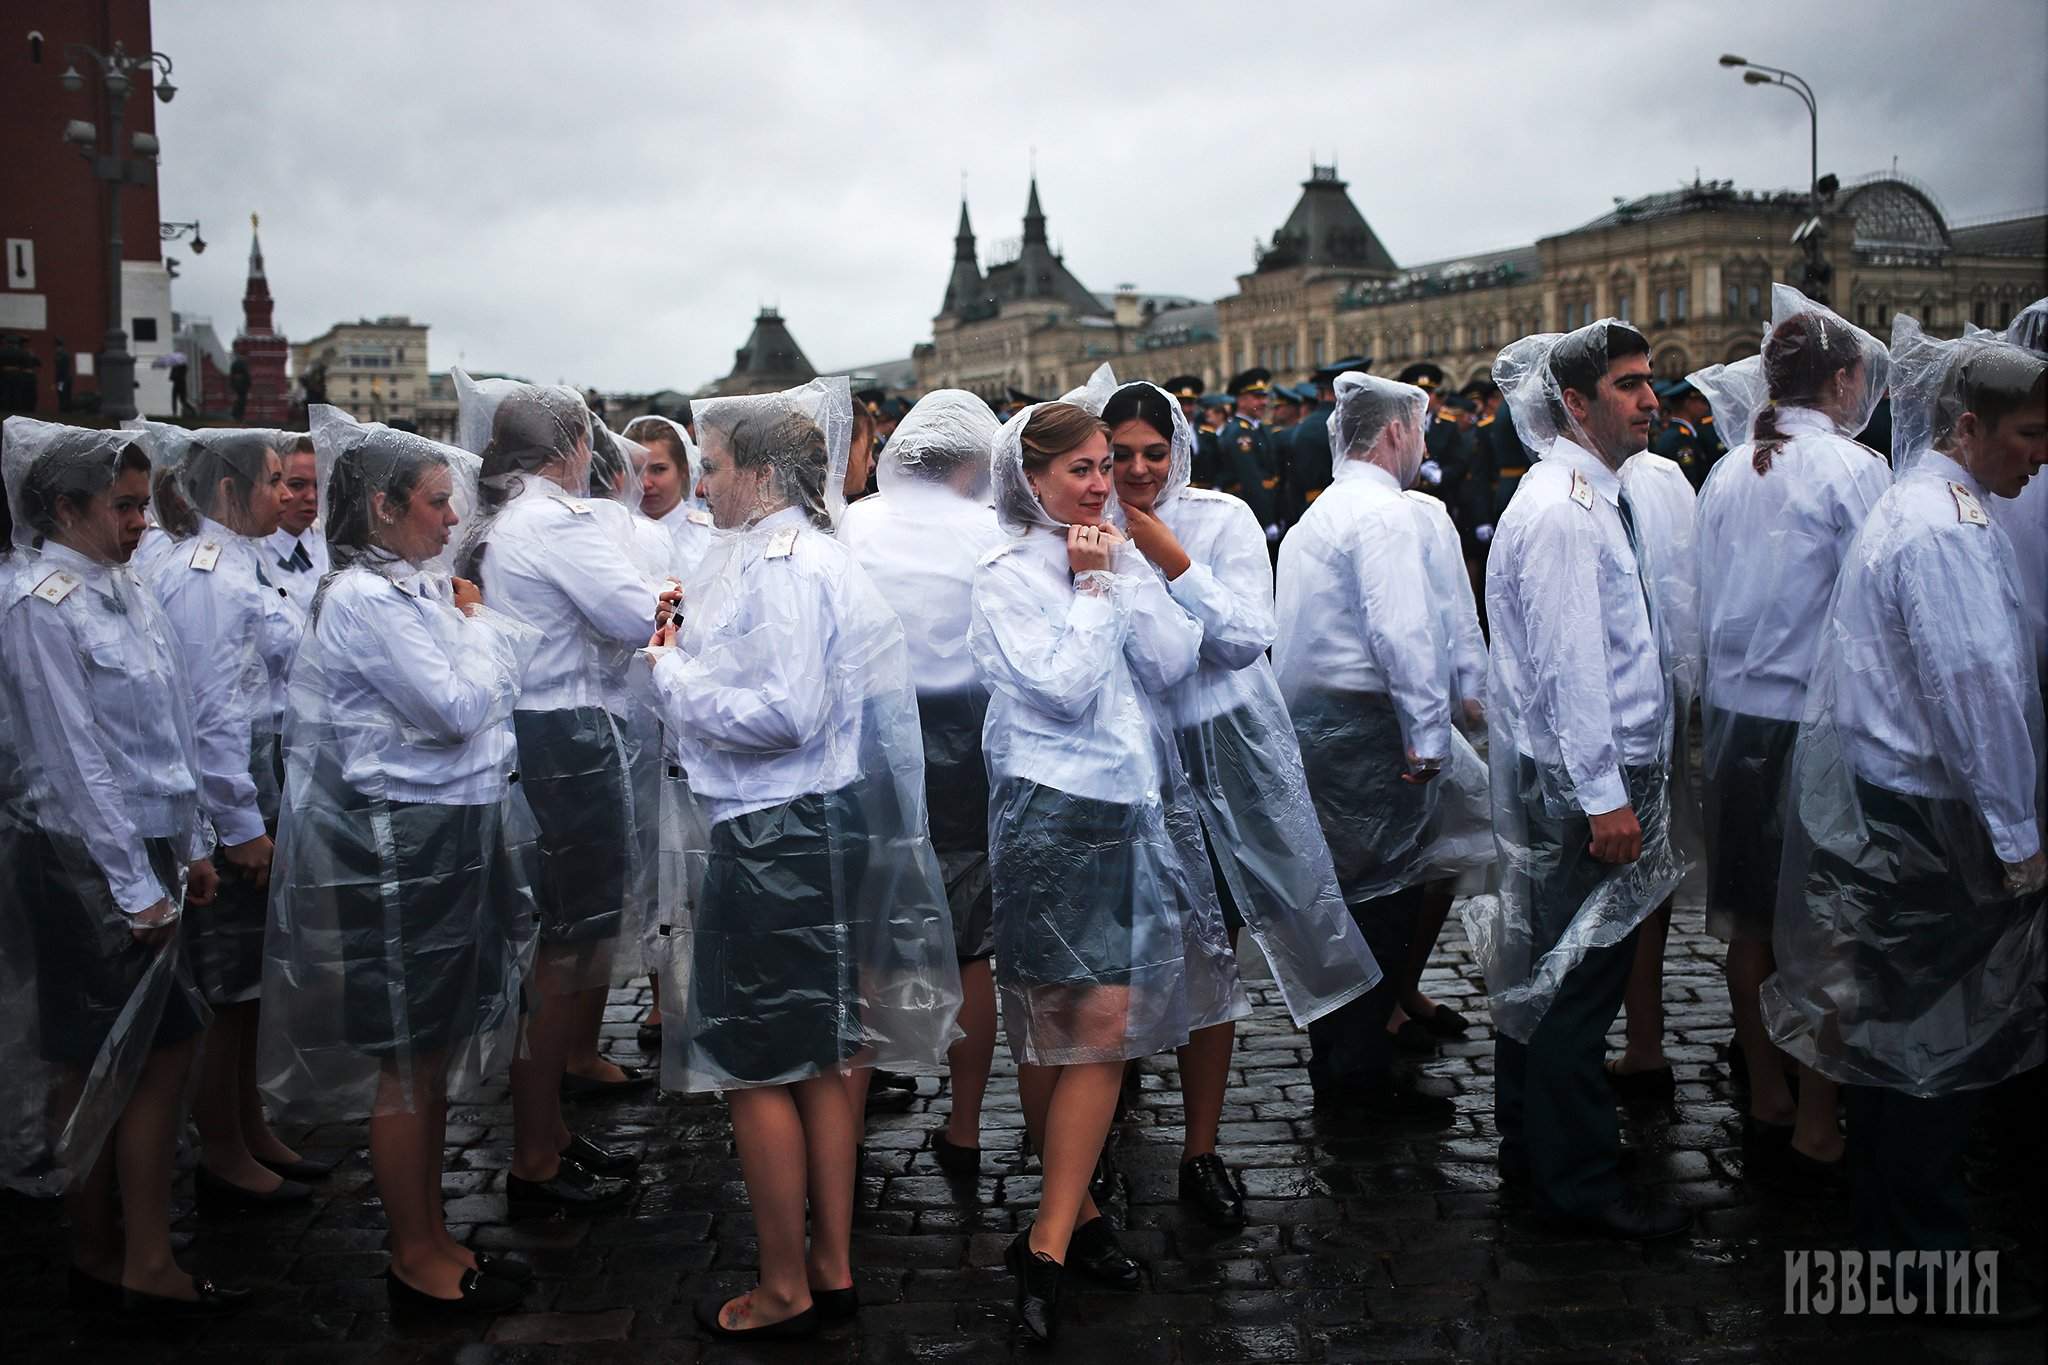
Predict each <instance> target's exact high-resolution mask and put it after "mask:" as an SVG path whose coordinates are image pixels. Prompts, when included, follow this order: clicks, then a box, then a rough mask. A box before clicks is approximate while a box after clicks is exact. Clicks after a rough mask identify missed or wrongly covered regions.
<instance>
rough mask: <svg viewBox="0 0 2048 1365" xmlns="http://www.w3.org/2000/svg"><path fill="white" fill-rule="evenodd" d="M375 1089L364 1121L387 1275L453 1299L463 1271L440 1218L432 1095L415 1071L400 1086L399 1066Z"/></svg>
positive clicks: (389, 1069) (391, 1066)
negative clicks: (387, 1238)
mask: <svg viewBox="0 0 2048 1365" xmlns="http://www.w3.org/2000/svg"><path fill="white" fill-rule="evenodd" d="M435 1060H436V1062H438V1059H435ZM408 1081H409V1082H410V1084H408ZM378 1089H379V1093H378V1109H379V1110H380V1111H383V1112H379V1113H377V1114H375V1115H373V1116H372V1117H371V1119H370V1171H371V1174H372V1176H373V1177H374V1178H375V1180H376V1182H377V1193H378V1195H379V1196H380V1197H381V1198H382V1199H383V1201H384V1219H385V1222H386V1223H388V1224H389V1225H390V1228H391V1270H392V1273H393V1274H395V1275H397V1276H398V1278H399V1279H400V1280H403V1281H404V1282H405V1283H406V1284H408V1285H410V1286H412V1287H413V1288H414V1289H417V1290H419V1291H421V1292H422V1293H426V1294H432V1295H434V1296H435V1297H436V1298H442V1299H453V1298H457V1297H459V1296H460V1290H461V1280H462V1272H463V1271H464V1270H465V1269H467V1268H468V1267H466V1266H465V1265H464V1264H463V1263H462V1262H461V1261H460V1260H459V1259H458V1258H457V1257H456V1255H455V1253H454V1250H453V1246H452V1243H453V1239H452V1238H451V1237H449V1235H448V1230H447V1228H446V1227H445V1226H444V1225H443V1224H442V1223H441V1218H440V1212H441V1197H440V1196H441V1147H440V1144H439V1143H438V1142H437V1141H436V1137H435V1129H436V1127H437V1124H436V1123H435V1115H434V1111H435V1101H434V1094H435V1091H436V1087H435V1086H434V1085H433V1084H432V1082H431V1081H430V1080H429V1079H428V1078H427V1077H426V1076H424V1075H421V1074H419V1072H418V1071H417V1070H416V1071H415V1072H414V1074H413V1076H411V1077H410V1078H407V1077H403V1076H402V1075H401V1074H400V1072H399V1069H398V1064H396V1063H386V1064H385V1068H384V1074H383V1076H382V1077H381V1078H380V1083H379V1087H378ZM406 1105H410V1106H411V1108H410V1109H409V1110H408V1109H406V1108H404V1107H402V1106H406Z"/></svg>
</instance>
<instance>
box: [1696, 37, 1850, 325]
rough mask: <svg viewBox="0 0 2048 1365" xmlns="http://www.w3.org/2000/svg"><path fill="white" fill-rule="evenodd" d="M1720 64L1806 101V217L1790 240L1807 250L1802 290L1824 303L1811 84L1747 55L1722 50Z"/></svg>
mask: <svg viewBox="0 0 2048 1365" xmlns="http://www.w3.org/2000/svg"><path fill="white" fill-rule="evenodd" d="M1721 65H1723V66H1726V67H1735V68H1740V69H1741V71H1742V81H1743V84H1745V85H1777V86H1782V87H1784V88H1785V89H1787V90H1790V91H1791V92H1792V93H1793V94H1795V95H1797V96H1798V97H1799V99H1800V101H1801V102H1802V103H1803V104H1805V105H1806V120H1807V144H1806V145H1807V179H1806V194H1807V201H1806V202H1807V211H1808V214H1809V221H1808V222H1807V223H1806V224H1805V225H1803V226H1802V227H1801V228H1800V229H1799V233H1798V235H1797V236H1796V237H1795V238H1794V239H1793V240H1794V241H1796V242H1798V243H1799V245H1800V247H1801V248H1802V249H1803V250H1804V251H1805V253H1806V279H1805V280H1804V281H1803V283H1802V290H1803V292H1804V293H1805V294H1806V296H1807V297H1808V298H1810V299H1812V300H1813V301H1814V302H1816V303H1826V302H1827V301H1828V283H1829V280H1830V278H1831V277H1832V275H1833V274H1834V272H1833V270H1832V269H1831V268H1830V267H1829V266H1828V263H1827V258H1826V256H1825V255H1824V253H1823V252H1822V249H1821V248H1822V239H1823V238H1825V237H1826V235H1827V226H1826V224H1825V223H1823V222H1822V221H1821V188H1820V106H1819V104H1818V103H1817V102H1816V101H1815V99H1814V96H1813V87H1812V86H1810V85H1808V84H1807V83H1806V80H1805V78H1804V77H1802V76H1799V75H1796V74H1794V73H1793V72H1790V71H1787V70H1785V69H1784V68H1782V67H1776V66H1765V65H1764V64H1763V63H1762V62H1753V61H1750V60H1749V59H1748V58H1746V57H1738V56H1736V55H1735V54H1734V53H1732V52H1730V53H1723V54H1722V56H1721ZM1833 179H1834V178H1833V177H1832V176H1830V177H1829V181H1830V183H1831V184H1832V182H1833Z"/></svg>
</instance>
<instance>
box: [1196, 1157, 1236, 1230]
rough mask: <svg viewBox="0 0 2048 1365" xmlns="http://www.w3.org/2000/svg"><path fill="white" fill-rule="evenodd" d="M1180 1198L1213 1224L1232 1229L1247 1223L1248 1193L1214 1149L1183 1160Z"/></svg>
mask: <svg viewBox="0 0 2048 1365" xmlns="http://www.w3.org/2000/svg"><path fill="white" fill-rule="evenodd" d="M1180 1202H1181V1203H1183V1204H1186V1205H1187V1206H1188V1207H1189V1208H1192V1209H1193V1210H1194V1211H1195V1212H1197V1213H1199V1214H1201V1215H1202V1218H1203V1220H1204V1221H1205V1222H1207V1223H1208V1224H1209V1225H1210V1226H1212V1227H1219V1228H1223V1229H1226V1230H1229V1229H1233V1228H1241V1227H1243V1226H1244V1195H1243V1194H1242V1193H1241V1192H1240V1191H1239V1190H1238V1188H1237V1182H1236V1181H1235V1180H1232V1179H1231V1178H1230V1168H1229V1167H1228V1166H1225V1165H1224V1164H1223V1158H1222V1157H1219V1156H1217V1155H1216V1154H1215V1153H1214V1152H1204V1153H1203V1154H1202V1155H1201V1156H1198V1157H1195V1158H1193V1159H1192V1160H1188V1161H1183V1162H1182V1163H1181V1165H1180Z"/></svg>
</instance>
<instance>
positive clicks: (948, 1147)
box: [932, 1128, 981, 1180]
mask: <svg viewBox="0 0 2048 1365" xmlns="http://www.w3.org/2000/svg"><path fill="white" fill-rule="evenodd" d="M932 1158H933V1159H934V1160H935V1161H937V1162H938V1163H939V1169H940V1170H942V1171H944V1172H945V1173H946V1174H947V1175H950V1176H957V1177H959V1178H960V1179H962V1180H972V1179H973V1178H974V1177H976V1176H978V1175H980V1174H981V1148H979V1147H960V1146H956V1145H955V1144H954V1143H953V1142H952V1141H950V1140H949V1139H948V1138H947V1137H946V1130H945V1129H943V1128H941V1129H938V1130H937V1131H935V1132H934V1133H933V1134H932Z"/></svg>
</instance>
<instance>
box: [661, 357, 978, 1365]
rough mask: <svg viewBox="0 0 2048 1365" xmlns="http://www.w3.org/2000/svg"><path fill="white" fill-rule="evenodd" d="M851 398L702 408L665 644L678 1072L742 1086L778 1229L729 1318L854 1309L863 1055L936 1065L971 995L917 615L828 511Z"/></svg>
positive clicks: (768, 1207) (787, 1324) (730, 1304)
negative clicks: (925, 704) (692, 840)
mask: <svg viewBox="0 0 2048 1365" xmlns="http://www.w3.org/2000/svg"><path fill="white" fill-rule="evenodd" d="M850 408H851V400H850V398H849V396H848V394H847V388H846V381H845V379H843V378H840V379H832V380H816V381H813V382H812V383H810V384H808V385H805V386H804V387H802V388H798V389H792V390H787V391H785V392H783V393H779V394H769V395H763V396H759V397H748V398H719V399H712V400H709V401H707V402H705V403H704V404H703V405H702V406H701V407H700V408H699V409H698V412H697V417H698V421H699V429H700V430H702V431H703V433H704V488H705V494H706V496H707V498H708V499H709V500H710V503H711V510H712V514H713V516H714V517H716V518H717V521H718V525H719V529H720V530H721V531H724V532H725V533H726V534H725V535H724V536H722V537H721V539H720V541H719V543H718V545H717V546H716V548H714V550H713V551H712V553H711V555H710V556H709V557H708V558H707V559H706V560H705V561H704V563H703V564H702V565H700V566H699V568H698V570H697V572H696V573H694V574H692V575H691V577H690V579H689V580H688V582H687V584H686V585H685V589H684V593H685V596H684V602H685V604H686V607H685V610H684V611H683V613H682V615H681V617H680V618H679V619H678V620H674V621H671V622H669V623H667V624H665V625H664V626H663V628H662V630H661V631H660V632H659V634H657V635H656V637H655V638H654V640H653V641H652V642H650V644H649V647H648V651H647V655H648V658H649V660H650V663H651V678H652V685H653V687H654V689H655V691H656V693H657V694H658V696H659V698H660V702H661V708H662V715H663V718H664V720H665V721H666V722H667V724H668V725H669V727H670V729H671V730H673V732H674V734H675V736H676V745H677V748H678V750H679V751H680V754H681V758H682V763H683V766H684V768H685V769H686V770H687V772H688V775H689V784H690V791H691V793H692V795H693V796H694V799H695V801H696V802H698V803H699V804H700V805H701V807H702V811H703V816H704V822H703V825H702V827H701V828H700V830H699V831H698V833H699V834H700V836H701V837H700V838H699V840H698V842H697V843H696V845H695V847H692V848H689V849H687V850H686V851H685V857H686V859H687V860H688V861H690V862H693V863H694V864H696V865H697V866H699V867H701V868H702V886H701V891H700V892H699V893H698V894H697V895H696V896H694V897H693V898H691V899H688V900H679V901H676V902H672V903H671V902H665V903H664V904H663V906H662V911H663V915H664V919H663V921H662V923H661V925H660V926H659V932H658V934H657V935H656V936H655V937H656V941H657V942H659V943H665V944H667V945H669V953H668V960H667V961H666V963H665V964H664V965H663V981H662V986H663V995H664V997H665V998H666V999H667V1000H669V1001H670V1002H671V1004H672V1006H673V1008H671V1009H670V1011H669V1013H668V1014H667V1016H666V1018H665V1021H664V1022H665V1030H666V1034H667V1036H666V1037H665V1038H664V1040H663V1045H662V1083H663V1085H664V1086H665V1087H666V1088H669V1089H675V1090H684V1091H691V1092H704V1091H714V1090H715V1091H722V1092H723V1093H724V1095H725V1097H726V1102H727V1104H728V1105H729V1106H730V1107H731V1110H732V1124H733V1137H734V1141H735V1144H736V1145H737V1147H738V1149H739V1157H740V1169H741V1173H742V1175H743V1176H744V1178H745V1180H746V1185H747V1198H748V1201H749V1203H750V1204H751V1205H752V1206H753V1212H754V1224H755V1229H756V1232H757V1234H758V1241H759V1243H760V1279H759V1281H758V1282H757V1284H756V1285H755V1287H754V1288H753V1289H752V1290H750V1291H749V1292H748V1293H746V1294H743V1295H740V1296H738V1297H736V1298H728V1297H726V1296H725V1295H723V1294H717V1295H712V1296H710V1297H709V1298H706V1299H704V1300H702V1301H701V1302H700V1303H699V1304H698V1305H697V1320H698V1321H699V1323H701V1324H702V1325H703V1326H704V1328H705V1329H706V1330H707V1331H709V1332H711V1333H712V1334H713V1335H715V1336H719V1337H758V1338H764V1339H774V1338H791V1337H802V1336H809V1335H811V1334H812V1333H813V1332H815V1331H816V1330H817V1327H818V1324H819V1322H820V1321H821V1320H823V1319H833V1318H844V1317H849V1316H851V1315H852V1314H853V1313H854V1311H855V1310H856V1308H857V1306H858V1305H857V1303H856V1301H855V1297H854V1290H853V1267H852V1264H851V1261H850V1256H851V1246H850V1242H851V1235H852V1223H853V1195H854V1174H855V1145H856V1143H857V1141H858V1134H859V1127H858V1124H859V1110H858V1109H857V1108H856V1105H855V1101H854V1093H855V1091H856V1089H857V1087H856V1086H855V1085H854V1084H853V1081H852V1073H853V1072H855V1071H858V1070H862V1069H867V1068H872V1067H876V1066H883V1067H890V1068H893V1069H901V1070H908V1069H920V1070H922V1069H929V1068H933V1067H936V1066H938V1065H939V1064H940V1063H941V1062H942V1060H943V1059H944V1057H945V1054H946V1049H947V1046H948V1044H949V1043H950V1042H951V1041H952V1037H953V1033H954V1029H953V1019H954V1016H955V1014H956V1012H957V1011H958V1008H959V1004H960V985H959V972H958V968H957V965H956V962H955V958H954V951H953V936H952V925H951V920H950V918H949V916H948V915H947V911H946V901H945V893H944V890H943V888H942V887H941V885H940V882H939V868H938V861H937V859H936V857H935V856H934V855H933V853H932V846H931V841H930V839H929V837H928V836H927V835H926V833H925V811H924V761H923V754H922V752H921V749H920V746H919V744H918V729H917V725H918V719H917V711H916V700H915V693H913V692H912V690H911V686H910V668H909V656H908V654H907V652H906V650H905V648H904V639H903V626H902V624H901V623H900V622H899V621H898V620H897V618H896V614H895V612H894V611H892V610H891V609H890V607H889V604H888V603H887V602H885V601H883V599H882V597H881V595H880V594H879V593H877V592H876V591H875V588H874V585H873V584H872V583H871V582H869V580H868V576H867V574H866V573H865V572H863V571H862V569H861V567H860V565H859V564H858V563H857V562H856V561H855V560H854V558H853V557H852V556H851V555H849V554H848V553H847V551H846V549H845V547H844V546H842V545H840V544H839V543H838V542H837V541H836V540H834V539H833V538H832V536H830V535H829V534H826V532H829V531H830V529H831V528H832V525H833V522H834V520H835V518H836V516H837V514H838V512H839V510H840V509H841V508H843V507H844V505H845V502H844V497H843V488H844V484H843V481H842V477H843V475H844V472H845V468H846V458H847V456H846V451H847V440H848V437H849V435H850V428H851V426H852V421H851V411H850ZM806 1213H808V1221H809V1230H810V1238H809V1244H808V1247H807V1246H806V1242H805V1223H806Z"/></svg>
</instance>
